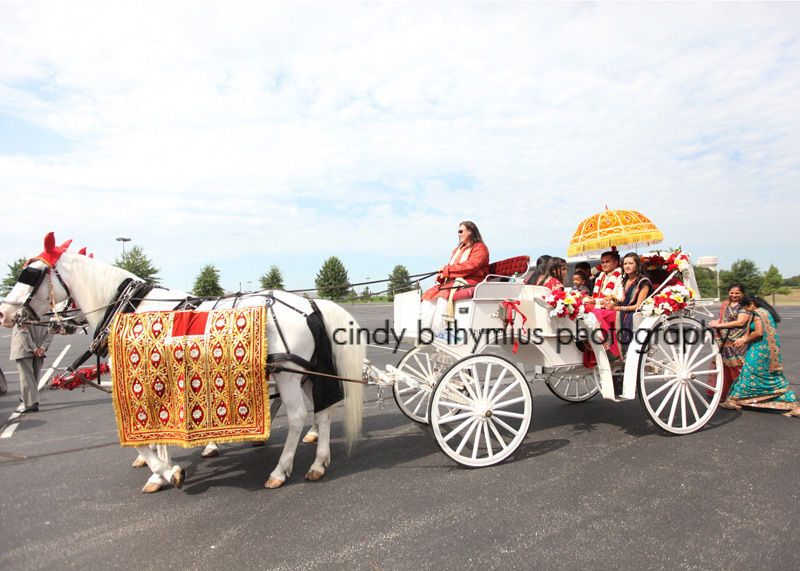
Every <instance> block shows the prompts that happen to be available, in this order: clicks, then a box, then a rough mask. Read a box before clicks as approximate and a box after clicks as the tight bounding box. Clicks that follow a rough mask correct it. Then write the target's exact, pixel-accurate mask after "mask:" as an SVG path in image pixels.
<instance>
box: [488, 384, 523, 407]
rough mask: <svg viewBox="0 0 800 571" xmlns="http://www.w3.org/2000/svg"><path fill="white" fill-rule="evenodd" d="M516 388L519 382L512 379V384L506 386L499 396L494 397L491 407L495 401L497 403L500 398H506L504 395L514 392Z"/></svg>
mask: <svg viewBox="0 0 800 571" xmlns="http://www.w3.org/2000/svg"><path fill="white" fill-rule="evenodd" d="M518 386H519V381H518V380H517V379H514V382H513V383H511V384H510V385H508V386H507V387H506V388H505V390H503V392H501V393H500V394H499V395H497V396H496V397H494V399H493V400H492V401H491V404H492V405H494V403H496V402H497V401H499V400H500V399H501V398H503V397H504V396H506V395H507V394H508V393H509V392H510V391H513V390H514V389H515V388H516V387H518Z"/></svg>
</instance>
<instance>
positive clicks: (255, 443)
mask: <svg viewBox="0 0 800 571" xmlns="http://www.w3.org/2000/svg"><path fill="white" fill-rule="evenodd" d="M266 443H267V442H266V441H265V440H253V448H257V447H258V446H264V445H265V444H266Z"/></svg>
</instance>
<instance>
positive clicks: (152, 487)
mask: <svg viewBox="0 0 800 571" xmlns="http://www.w3.org/2000/svg"><path fill="white" fill-rule="evenodd" d="M160 489H161V484H154V483H153V482H147V483H146V484H145V485H144V488H142V493H144V494H152V493H155V492H157V491H159V490H160Z"/></svg>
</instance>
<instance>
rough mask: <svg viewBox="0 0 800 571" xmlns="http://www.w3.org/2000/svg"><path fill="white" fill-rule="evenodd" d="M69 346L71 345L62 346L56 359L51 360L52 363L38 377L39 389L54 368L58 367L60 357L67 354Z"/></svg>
mask: <svg viewBox="0 0 800 571" xmlns="http://www.w3.org/2000/svg"><path fill="white" fill-rule="evenodd" d="M70 347H72V345H67V346H66V347H64V350H63V351H61V354H60V355H59V356H58V357H56V360H55V361H53V364H52V365H50V368H49V369H47V371H45V373H44V375H42V378H41V379H39V390H42V387H44V385H45V384H46V383H47V380H48V379H49V378H50V376H51V375H52V374H53V371H54V370H55V368H56V367H58V365H59V363H61V359H63V358H64V355H66V354H67V351H69V348H70Z"/></svg>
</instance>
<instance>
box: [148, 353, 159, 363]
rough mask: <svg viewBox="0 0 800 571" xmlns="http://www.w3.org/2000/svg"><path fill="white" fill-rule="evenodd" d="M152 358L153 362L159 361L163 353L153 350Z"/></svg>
mask: <svg viewBox="0 0 800 571" xmlns="http://www.w3.org/2000/svg"><path fill="white" fill-rule="evenodd" d="M150 360H151V361H152V362H153V363H158V362H159V361H160V360H161V355H160V354H159V353H156V352H155V351H153V353H152V354H151V355H150Z"/></svg>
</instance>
